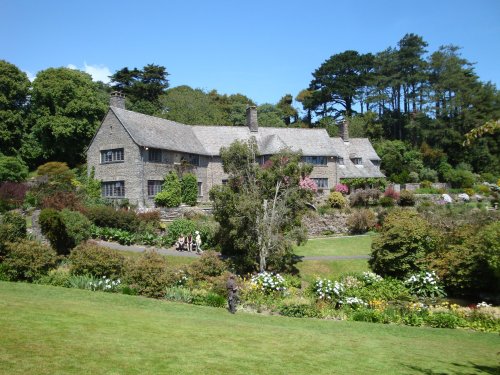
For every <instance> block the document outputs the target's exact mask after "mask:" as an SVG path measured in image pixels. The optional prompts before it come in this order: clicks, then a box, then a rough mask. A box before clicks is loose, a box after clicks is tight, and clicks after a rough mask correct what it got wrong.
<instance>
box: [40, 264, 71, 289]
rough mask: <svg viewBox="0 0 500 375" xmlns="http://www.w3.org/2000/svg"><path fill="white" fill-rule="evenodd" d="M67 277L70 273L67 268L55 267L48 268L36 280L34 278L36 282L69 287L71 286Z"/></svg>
mask: <svg viewBox="0 0 500 375" xmlns="http://www.w3.org/2000/svg"><path fill="white" fill-rule="evenodd" d="M69 278H70V273H69V270H68V269H67V268H56V269H53V270H50V271H49V273H48V274H47V275H44V276H42V277H40V278H39V279H38V280H36V283H37V284H43V285H52V286H61V287H64V288H69V287H71V284H70V282H69Z"/></svg>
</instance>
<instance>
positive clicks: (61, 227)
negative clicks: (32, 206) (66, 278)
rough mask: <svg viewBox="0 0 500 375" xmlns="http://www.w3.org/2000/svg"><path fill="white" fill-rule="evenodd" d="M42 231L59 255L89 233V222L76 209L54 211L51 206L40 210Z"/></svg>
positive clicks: (88, 236) (67, 251) (67, 250)
mask: <svg viewBox="0 0 500 375" xmlns="http://www.w3.org/2000/svg"><path fill="white" fill-rule="evenodd" d="M39 223H40V228H41V229H42V233H43V234H44V235H45V237H47V239H48V240H49V241H50V244H51V245H52V247H53V248H54V249H55V250H56V251H57V253H58V254H60V255H66V254H68V253H69V251H70V250H71V249H72V248H74V247H75V246H76V245H78V244H79V243H80V242H82V241H86V240H87V239H89V238H90V235H91V230H90V228H91V223H90V221H89V220H88V219H87V218H86V217H85V216H83V215H82V214H81V213H79V212H76V211H69V210H66V209H64V210H62V211H56V210H53V209H51V208H46V209H44V210H42V212H41V213H40V217H39Z"/></svg>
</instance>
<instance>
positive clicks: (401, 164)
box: [375, 140, 424, 183]
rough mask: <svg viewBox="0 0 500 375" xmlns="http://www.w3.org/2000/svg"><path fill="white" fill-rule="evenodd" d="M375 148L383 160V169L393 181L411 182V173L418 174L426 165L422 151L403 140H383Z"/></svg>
mask: <svg viewBox="0 0 500 375" xmlns="http://www.w3.org/2000/svg"><path fill="white" fill-rule="evenodd" d="M375 150H376V151H377V154H378V155H379V156H380V159H381V160H382V162H381V165H382V166H381V168H382V170H383V171H384V173H385V174H386V176H387V177H388V178H389V180H391V181H394V182H397V183H405V182H410V177H409V176H410V173H412V172H415V173H417V175H418V174H420V172H421V170H422V169H423V167H424V165H423V162H422V155H421V154H420V151H418V150H415V149H412V148H411V147H410V146H409V145H408V144H406V143H404V142H402V141H397V140H396V141H388V140H387V141H382V142H379V143H376V144H375Z"/></svg>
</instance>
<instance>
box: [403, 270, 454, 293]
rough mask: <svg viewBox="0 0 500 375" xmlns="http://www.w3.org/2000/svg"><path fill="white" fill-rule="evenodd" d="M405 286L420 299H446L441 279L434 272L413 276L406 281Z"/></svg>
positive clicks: (424, 272)
mask: <svg viewBox="0 0 500 375" xmlns="http://www.w3.org/2000/svg"><path fill="white" fill-rule="evenodd" d="M405 285H406V286H407V287H408V289H409V290H410V292H411V293H412V294H414V295H416V296H418V297H428V298H434V297H444V296H445V295H446V293H445V292H444V289H443V286H442V285H441V283H440V282H439V277H438V276H437V275H436V273H435V272H434V271H431V272H428V271H422V272H420V273H417V274H414V275H411V276H410V278H409V279H407V280H406V281H405Z"/></svg>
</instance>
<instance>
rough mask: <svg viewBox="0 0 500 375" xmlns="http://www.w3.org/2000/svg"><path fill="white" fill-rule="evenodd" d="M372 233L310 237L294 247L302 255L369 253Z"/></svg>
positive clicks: (296, 252)
mask: <svg viewBox="0 0 500 375" xmlns="http://www.w3.org/2000/svg"><path fill="white" fill-rule="evenodd" d="M372 238H373V235H366V236H351V237H329V238H318V239H316V238H312V239H309V240H308V241H307V243H306V244H305V245H303V246H296V247H295V250H294V252H295V254H297V255H302V256H325V255H369V254H370V251H371V245H372Z"/></svg>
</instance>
